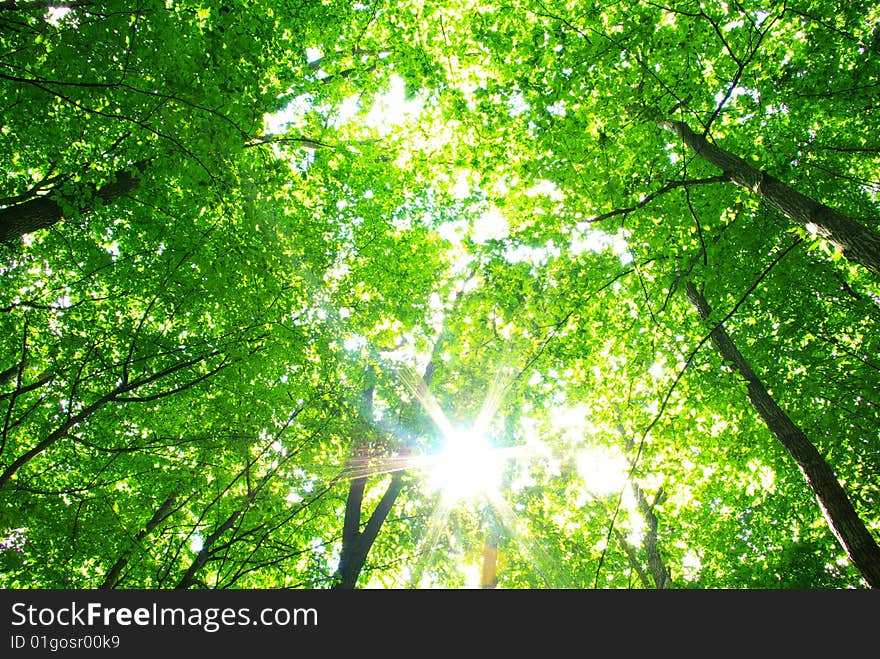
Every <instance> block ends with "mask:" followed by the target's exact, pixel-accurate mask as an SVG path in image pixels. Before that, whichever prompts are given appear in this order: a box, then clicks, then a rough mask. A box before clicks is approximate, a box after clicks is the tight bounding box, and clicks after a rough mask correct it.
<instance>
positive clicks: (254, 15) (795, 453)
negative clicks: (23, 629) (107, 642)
mask: <svg viewBox="0 0 880 659" xmlns="http://www.w3.org/2000/svg"><path fill="white" fill-rule="evenodd" d="M0 104H2V106H0V107H2V113H0V117H2V121H0V164H2V167H3V172H4V173H5V178H4V179H3V180H2V182H0V328H2V331H0V425H2V430H0V566H2V571H0V587H5V588H70V589H79V588H129V589H139V588H151V589H153V588H154V589H159V588H278V587H286V588H331V587H337V588H353V587H373V588H430V587H437V588H459V587H478V586H482V587H498V588H521V589H522V588H865V587H880V547H878V545H877V542H878V538H880V331H878V330H880V219H878V218H880V204H878V193H880V136H878V133H877V131H876V127H877V126H878V124H880V9H878V8H877V7H876V6H875V5H874V4H873V3H868V2H859V1H847V2H842V1H833V2H827V1H824V2H819V1H818V0H785V1H778V0H765V1H763V2H756V1H752V0H742V1H734V0H731V1H728V2H722V1H720V0H711V1H709V0H706V1H703V2H697V1H696V0H659V1H658V2H653V1H647V0H620V1H618V2H600V1H598V0H593V1H588V0H583V1H580V0H516V1H515V2H506V3H496V2H483V3H477V4H474V3H467V2H463V1H461V2H460V1H458V0H453V1H444V2H431V1H429V0H420V1H418V2H416V1H410V0H405V1H404V2H398V3H382V2H372V0H366V1H365V2H359V3H346V2H336V0H327V1H326V2H321V3H315V2H309V1H307V0H285V1H284V2H260V1H257V0H243V1H240V2H206V1H203V0H185V1H182V2H159V1H157V0H139V1H138V2H129V1H127V0H119V1H116V2H97V1H96V2H92V1H84V2H62V1H61V0H59V1H58V2H37V1H27V0H22V1H18V2H0Z"/></svg>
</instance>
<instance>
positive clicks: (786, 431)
mask: <svg viewBox="0 0 880 659" xmlns="http://www.w3.org/2000/svg"><path fill="white" fill-rule="evenodd" d="M685 291H686V294H687V298H688V300H689V301H690V303H691V304H692V305H693V306H694V308H695V309H696V310H697V313H698V314H699V315H700V318H702V319H703V320H708V319H709V315H710V313H711V309H710V308H709V304H708V302H706V298H704V297H703V295H702V294H701V293H700V292H699V291H698V290H697V289H696V287H695V286H694V285H693V284H692V283H691V282H687V284H686V287H685ZM711 338H712V343H713V344H714V345H715V347H716V349H717V350H718V352H719V353H720V354H721V357H722V358H723V359H724V360H725V361H726V362H729V363H732V364H733V365H734V367H735V368H736V370H737V371H739V373H740V375H742V377H743V378H744V379H745V380H746V382H747V383H748V397H749V401H750V402H751V403H752V405H753V406H754V408H755V409H756V410H757V411H758V414H760V415H761V418H762V419H763V420H764V423H766V424H767V427H768V428H769V429H770V431H771V432H772V433H773V434H774V435H775V436H776V438H777V439H778V440H779V442H780V443H781V444H782V446H783V447H784V448H785V450H786V451H787V452H788V454H789V455H790V456H791V457H792V458H794V460H795V462H796V463H797V465H798V467H800V470H801V473H802V474H803V475H804V478H805V479H806V481H807V485H808V486H809V487H810V489H811V490H812V491H813V494H815V496H816V499H817V500H818V502H819V507H820V508H821V510H822V514H823V515H824V516H825V519H826V521H827V522H828V526H829V527H830V528H831V531H832V532H833V533H834V535H835V536H836V537H837V540H838V541H839V542H840V544H841V545H842V546H843V548H844V550H845V551H846V553H847V556H849V558H850V560H851V561H852V563H853V565H855V567H856V569H857V570H858V571H859V572H860V573H861V575H862V577H863V578H864V579H865V581H866V582H867V583H868V585H869V586H870V587H871V588H880V547H878V545H877V541H876V540H875V539H874V537H873V536H872V535H871V533H870V531H868V529H867V528H866V527H865V524H864V523H863V522H862V520H861V518H860V517H859V516H858V514H857V513H856V511H855V509H854V508H853V506H852V503H850V500H849V498H848V497H847V494H846V492H845V491H844V489H843V487H841V485H840V482H839V481H838V480H837V477H836V476H835V474H834V471H832V469H831V467H830V466H829V465H828V463H827V462H825V459H824V458H823V457H822V456H821V454H820V453H819V452H818V451H817V450H816V447H814V446H813V444H812V443H811V442H810V440H809V439H808V438H807V436H806V435H805V434H804V433H803V431H802V430H801V429H800V428H798V427H797V425H795V423H794V422H793V421H792V420H791V419H790V418H789V417H788V415H786V414H785V412H783V410H782V409H781V408H780V407H779V405H777V404H776V401H775V400H773V398H772V397H771V396H770V394H769V393H768V391H767V389H766V388H765V387H764V385H763V383H762V382H761V381H760V380H759V379H758V376H757V375H755V372H754V371H753V370H752V368H751V366H750V365H749V363H748V362H747V361H746V360H745V358H744V357H743V356H742V354H741V353H740V352H739V350H737V348H736V346H735V345H734V343H733V341H732V340H731V338H730V336H728V334H727V332H726V331H725V330H724V328H723V327H722V326H721V325H718V326H716V327H714V328H713V329H712V334H711Z"/></svg>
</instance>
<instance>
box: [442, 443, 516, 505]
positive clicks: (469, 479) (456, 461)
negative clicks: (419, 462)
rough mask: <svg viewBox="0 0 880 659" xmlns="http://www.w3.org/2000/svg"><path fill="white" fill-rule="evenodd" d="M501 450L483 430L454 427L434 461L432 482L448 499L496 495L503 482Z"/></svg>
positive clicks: (455, 499) (457, 499) (456, 499)
mask: <svg viewBox="0 0 880 659" xmlns="http://www.w3.org/2000/svg"><path fill="white" fill-rule="evenodd" d="M503 470H504V461H503V459H502V455H501V452H500V451H498V449H496V448H495V447H494V446H492V443H491V442H490V441H489V440H488V439H487V438H486V437H485V436H484V435H483V434H482V433H480V432H478V431H476V430H473V429H465V430H453V431H452V432H450V433H449V434H448V435H447V436H446V442H445V444H444V446H443V449H442V450H441V451H440V453H439V454H438V455H437V457H436V459H435V460H433V461H432V463H431V466H430V468H429V474H428V483H429V485H430V487H432V488H433V489H435V490H438V491H439V492H440V493H441V495H442V496H443V497H444V498H445V499H447V500H448V501H459V500H461V499H469V498H474V497H477V496H480V495H485V496H490V497H491V496H492V495H493V494H494V493H496V492H498V489H499V488H500V486H501V476H502V474H503Z"/></svg>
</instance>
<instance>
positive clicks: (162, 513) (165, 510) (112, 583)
mask: <svg viewBox="0 0 880 659" xmlns="http://www.w3.org/2000/svg"><path fill="white" fill-rule="evenodd" d="M176 500H177V495H176V494H172V495H171V496H170V497H168V498H167V499H165V502H164V503H163V504H162V505H161V506H159V508H158V510H156V512H155V513H154V514H153V516H152V517H151V518H150V521H148V522H147V524H146V526H144V528H142V529H141V530H140V531H139V532H138V534H137V535H136V536H135V537H134V542H132V546H131V547H129V548H128V549H126V550H125V551H123V552H122V555H120V557H119V559H118V560H117V561H116V563H114V564H113V567H111V568H110V570H108V572H107V576H106V577H104V581H103V582H101V585H100V586H98V588H100V589H108V588H115V587H116V584H117V583H118V582H119V575H120V574H121V573H122V570H123V569H124V568H125V566H126V565H128V557H129V555H130V554H131V551H132V549H133V548H135V547H137V546H138V545H139V544H140V543H141V542H142V541H143V539H144V538H146V537H147V536H148V535H150V533H152V532H153V530H154V529H155V528H156V527H157V526H159V524H161V523H162V522H163V521H165V519H166V518H167V517H168V516H169V515H170V512H171V506H173V505H174V502H175V501H176Z"/></svg>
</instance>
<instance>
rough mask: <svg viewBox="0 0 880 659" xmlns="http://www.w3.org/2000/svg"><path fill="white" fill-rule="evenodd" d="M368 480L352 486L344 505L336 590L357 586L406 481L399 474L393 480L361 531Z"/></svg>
mask: <svg viewBox="0 0 880 659" xmlns="http://www.w3.org/2000/svg"><path fill="white" fill-rule="evenodd" d="M366 482H367V479H366V477H361V478H356V479H354V480H353V481H352V482H351V485H350V486H349V496H348V500H347V501H346V504H345V523H344V526H343V531H342V551H341V553H340V555H339V567H338V568H337V571H336V583H335V584H334V585H333V587H334V588H341V589H347V590H351V589H353V588H354V587H355V586H356V585H357V581H358V578H359V577H360V574H361V570H363V569H364V564H365V563H366V562H367V554H369V553H370V549H371V548H372V547H373V543H374V542H376V538H377V537H378V536H379V530H380V529H381V528H382V524H384V523H385V519H386V518H387V517H388V513H390V512H391V508H392V507H394V502H395V501H396V500H397V496H398V495H399V494H400V491H401V490H402V489H403V478H402V476H401V474H400V473H399V472H397V473H395V474H394V475H393V476H392V477H391V483H389V484H388V489H387V490H385V494H383V495H382V499H381V500H380V501H379V504H378V505H377V506H376V509H375V510H374V511H373V514H372V515H370V520H369V521H368V522H367V525H366V526H365V527H364V530H363V531H361V530H360V529H359V528H358V527H359V525H360V519H361V503H362V502H363V494H364V487H365V485H366Z"/></svg>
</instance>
